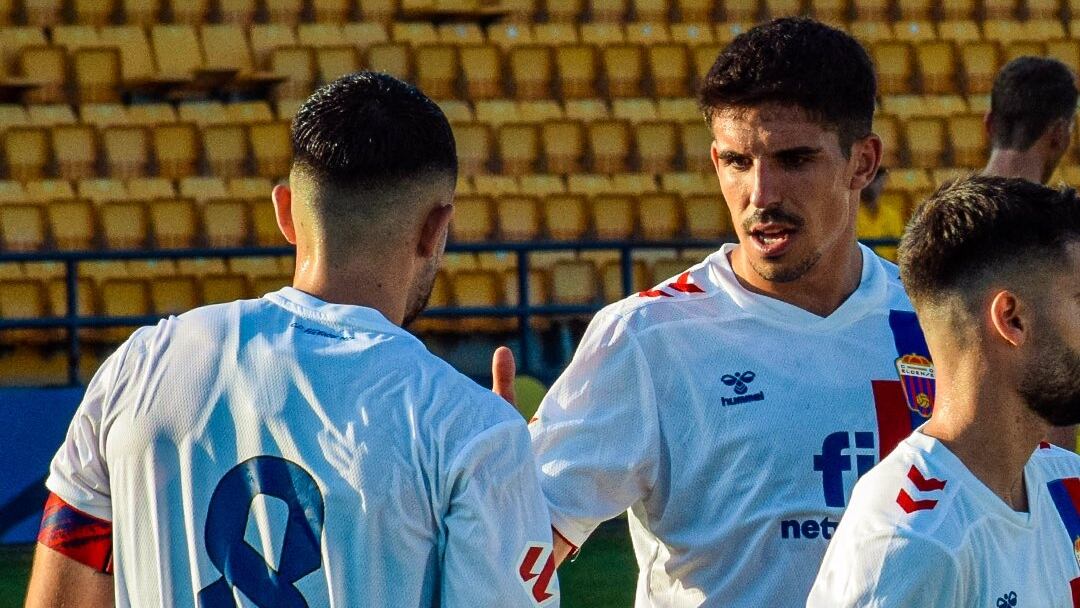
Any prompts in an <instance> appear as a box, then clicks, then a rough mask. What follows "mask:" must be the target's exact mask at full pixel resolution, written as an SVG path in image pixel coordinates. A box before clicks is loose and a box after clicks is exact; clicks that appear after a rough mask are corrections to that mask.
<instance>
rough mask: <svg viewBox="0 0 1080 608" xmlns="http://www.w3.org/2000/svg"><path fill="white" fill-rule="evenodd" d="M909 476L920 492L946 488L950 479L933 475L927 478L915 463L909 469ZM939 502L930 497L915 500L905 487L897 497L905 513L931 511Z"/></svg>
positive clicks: (897, 502) (897, 501)
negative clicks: (937, 477)
mask: <svg viewBox="0 0 1080 608" xmlns="http://www.w3.org/2000/svg"><path fill="white" fill-rule="evenodd" d="M907 477H908V479H909V480H911V483H912V484H913V485H914V486H915V489H916V490H918V491H919V492H939V491H941V490H944V489H945V484H946V483H948V480H944V479H935V478H933V477H931V478H929V479H927V478H926V476H924V475H923V474H922V471H920V470H919V469H917V468H915V465H912V466H911V468H910V469H908V474H907ZM937 503H938V501H936V500H934V499H930V498H927V499H923V500H915V499H914V498H912V497H911V494H908V492H907V490H905V489H903V488H901V489H900V494H899V495H897V497H896V504H898V505H900V508H901V509H903V510H904V512H905V513H914V512H916V511H929V510H930V509H933V508H934V507H936V506H937Z"/></svg>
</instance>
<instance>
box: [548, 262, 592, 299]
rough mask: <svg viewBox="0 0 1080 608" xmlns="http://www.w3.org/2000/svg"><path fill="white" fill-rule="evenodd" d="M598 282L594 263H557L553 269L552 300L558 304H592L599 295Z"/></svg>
mask: <svg viewBox="0 0 1080 608" xmlns="http://www.w3.org/2000/svg"><path fill="white" fill-rule="evenodd" d="M597 282H598V281H597V276H596V267H595V266H593V264H592V262H588V261H584V260H563V261H559V262H556V263H555V265H554V267H553V268H552V269H551V300H552V302H554V303H556V304H592V303H593V302H595V301H596V297H597V295H598V294H597V291H598V290H597Z"/></svg>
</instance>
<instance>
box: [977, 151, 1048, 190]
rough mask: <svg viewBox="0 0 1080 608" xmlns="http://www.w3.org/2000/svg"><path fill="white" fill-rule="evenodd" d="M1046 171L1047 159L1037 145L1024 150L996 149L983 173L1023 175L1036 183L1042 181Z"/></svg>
mask: <svg viewBox="0 0 1080 608" xmlns="http://www.w3.org/2000/svg"><path fill="white" fill-rule="evenodd" d="M1045 172H1046V159H1044V158H1043V157H1042V155H1041V154H1039V153H1038V152H1036V151H1035V147H1032V148H1031V149H1030V150H1025V151H1023V152H1020V151H1018V150H998V149H995V150H993V151H992V152H991V153H990V161H989V162H987V163H986V168H985V169H983V175H996V176H1000V177H1021V178H1023V179H1026V180H1028V181H1032V182H1035V183H1036V184H1040V183H1042V181H1043V175H1044V173H1045Z"/></svg>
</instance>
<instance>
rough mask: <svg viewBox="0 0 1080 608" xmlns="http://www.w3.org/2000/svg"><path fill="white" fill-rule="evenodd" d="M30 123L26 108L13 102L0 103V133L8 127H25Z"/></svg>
mask: <svg viewBox="0 0 1080 608" xmlns="http://www.w3.org/2000/svg"><path fill="white" fill-rule="evenodd" d="M29 124H30V116H29V114H27V112H26V108H24V107H22V106H21V105H16V104H13V103H4V104H0V133H3V132H4V131H5V130H6V129H8V128H10V127H25V126H28V125H29Z"/></svg>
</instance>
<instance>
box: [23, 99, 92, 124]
mask: <svg viewBox="0 0 1080 608" xmlns="http://www.w3.org/2000/svg"><path fill="white" fill-rule="evenodd" d="M26 115H27V117H29V118H30V124H31V125H32V126H36V127H55V126H57V125H73V124H77V123H78V122H79V119H78V118H77V117H76V116H75V112H74V111H73V110H72V109H71V106H69V105H68V104H66V103H42V104H33V105H31V106H29V107H28V108H27V110H26Z"/></svg>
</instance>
